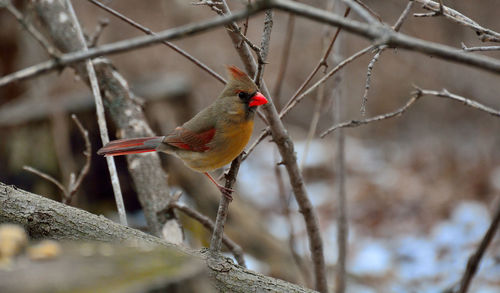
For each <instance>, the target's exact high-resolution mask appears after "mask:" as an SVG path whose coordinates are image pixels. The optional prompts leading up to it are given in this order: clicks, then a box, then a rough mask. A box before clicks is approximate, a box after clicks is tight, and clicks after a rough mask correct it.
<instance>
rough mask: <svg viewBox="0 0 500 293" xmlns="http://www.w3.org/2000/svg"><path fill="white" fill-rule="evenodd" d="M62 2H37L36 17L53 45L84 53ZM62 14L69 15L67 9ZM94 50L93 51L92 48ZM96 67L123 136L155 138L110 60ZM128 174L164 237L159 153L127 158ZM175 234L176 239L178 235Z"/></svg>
mask: <svg viewBox="0 0 500 293" xmlns="http://www.w3.org/2000/svg"><path fill="white" fill-rule="evenodd" d="M60 1H61V0H59V1H52V2H50V3H49V2H46V1H37V2H35V3H34V9H35V12H36V15H37V16H38V17H39V18H41V20H42V24H45V27H46V29H47V30H48V32H49V35H50V37H51V38H52V40H53V42H54V44H55V45H56V46H57V47H58V48H59V49H60V50H61V51H63V52H68V51H75V50H81V48H82V46H83V45H82V43H81V42H78V38H77V36H76V35H75V32H74V30H73V29H72V26H71V25H69V23H62V24H61V23H59V22H57V21H56V20H57V19H58V18H57V17H55V16H54V15H59V13H60V12H61V9H65V8H64V5H63V4H62V3H61V2H60ZM62 13H67V12H66V11H65V10H63V11H62ZM89 50H92V49H89ZM93 64H94V66H95V71H96V74H97V76H98V79H99V82H100V86H101V89H102V91H103V92H104V98H105V101H104V102H105V106H106V107H107V109H108V111H109V112H110V114H111V115H110V116H111V118H112V119H113V121H114V122H115V124H116V126H117V128H118V129H120V134H121V136H122V137H141V136H152V135H153V132H152V130H151V128H150V127H149V125H148V124H147V122H146V119H145V117H144V113H143V112H142V109H141V107H140V105H138V103H137V98H136V97H135V95H134V94H133V93H132V92H131V91H130V89H129V87H128V83H127V81H126V80H125V79H124V78H123V77H122V76H121V75H120V74H119V73H118V71H116V69H115V68H114V67H113V66H112V64H110V63H109V62H108V61H106V60H104V59H103V58H99V59H94V60H93ZM75 70H76V71H77V73H78V74H79V75H80V76H82V77H83V78H84V80H85V81H86V82H88V79H85V76H86V75H87V71H86V68H85V67H82V65H81V64H76V65H75ZM127 162H128V166H129V171H130V173H131V175H132V179H133V180H134V185H135V187H136V191H137V193H138V197H139V201H140V202H141V204H142V207H143V209H144V214H145V216H146V221H147V222H148V226H149V228H150V231H151V232H152V233H153V234H155V235H161V233H162V232H161V231H162V225H163V221H160V219H158V217H157V216H158V215H157V212H158V211H159V210H161V209H162V208H163V207H165V205H166V201H168V199H169V188H168V185H167V183H166V175H165V172H164V171H163V169H162V167H161V163H160V159H159V156H158V154H150V155H146V156H139V155H131V156H127ZM168 219H169V220H171V221H176V217H175V215H174V214H172V215H170V216H169V217H168ZM170 226H171V227H178V229H176V231H172V233H171V235H170V236H171V237H170V238H169V239H167V240H169V241H172V242H175V243H178V242H179V241H181V240H182V239H179V238H181V237H179V235H182V232H181V230H180V226H179V225H178V224H177V226H176V225H170ZM175 235H176V236H175Z"/></svg>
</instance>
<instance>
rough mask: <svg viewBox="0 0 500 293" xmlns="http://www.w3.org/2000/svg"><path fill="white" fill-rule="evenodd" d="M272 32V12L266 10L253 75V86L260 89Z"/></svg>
mask: <svg viewBox="0 0 500 293" xmlns="http://www.w3.org/2000/svg"><path fill="white" fill-rule="evenodd" d="M272 30H273V10H272V9H268V10H266V12H265V17H264V29H263V31H262V39H261V42H260V48H261V50H260V56H259V58H257V61H258V63H257V72H256V73H255V78H254V79H255V84H256V85H257V86H258V87H260V84H261V82H262V76H263V75H264V66H265V65H266V59H267V55H268V53H269V43H270V41H271V31H272Z"/></svg>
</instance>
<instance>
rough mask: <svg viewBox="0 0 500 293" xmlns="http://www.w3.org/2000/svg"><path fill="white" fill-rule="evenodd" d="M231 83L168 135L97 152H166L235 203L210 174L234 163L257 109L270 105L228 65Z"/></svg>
mask: <svg viewBox="0 0 500 293" xmlns="http://www.w3.org/2000/svg"><path fill="white" fill-rule="evenodd" d="M226 69H227V73H228V82H227V83H226V86H225V87H224V89H223V90H222V92H221V93H220V94H219V96H218V97H217V98H216V99H215V100H214V102H213V103H212V104H211V105H209V106H208V107H206V108H205V109H203V110H201V111H200V112H198V114H196V115H195V116H194V117H193V118H191V119H190V120H189V121H187V122H185V123H184V124H182V125H181V126H178V127H176V128H175V129H174V130H173V131H171V132H170V133H169V134H167V135H164V136H154V137H139V138H125V139H119V140H114V141H111V142H109V143H107V144H106V145H104V146H103V147H102V148H100V149H99V150H98V151H97V154H99V155H104V156H119V155H128V154H136V153H144V152H155V151H156V152H163V153H167V154H170V155H174V156H176V157H178V158H179V159H181V160H182V161H183V162H184V164H185V165H186V166H188V167H189V168H191V169H192V170H194V171H197V172H201V173H203V174H205V175H206V176H207V177H208V178H209V179H210V180H211V181H212V182H213V183H214V184H215V185H216V186H217V188H218V189H219V190H220V191H221V193H222V194H223V195H224V196H226V197H227V198H228V199H229V200H232V196H231V193H232V192H233V190H232V189H230V188H226V187H224V186H222V185H221V184H219V183H218V182H217V181H216V180H215V179H214V178H213V177H212V176H211V175H210V174H209V173H208V172H210V171H213V170H215V169H218V168H221V167H223V166H225V165H227V164H229V163H230V162H231V161H232V160H234V159H235V158H236V157H237V156H238V155H239V154H240V153H241V152H242V151H243V150H244V148H245V146H246V145H247V143H248V141H249V140H250V137H251V136H252V132H253V126H254V116H255V112H256V109H257V107H258V106H261V105H264V104H267V103H268V100H267V98H266V97H265V96H264V95H263V94H261V93H260V92H259V91H258V87H257V85H256V84H255V83H254V82H253V81H252V79H251V78H250V77H249V76H248V75H247V74H246V73H244V72H243V71H242V70H240V69H239V68H237V67H236V66H227V67H226Z"/></svg>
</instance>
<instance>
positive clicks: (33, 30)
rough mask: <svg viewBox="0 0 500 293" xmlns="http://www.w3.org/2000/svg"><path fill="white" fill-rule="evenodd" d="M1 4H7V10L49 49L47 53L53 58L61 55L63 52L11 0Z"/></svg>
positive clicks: (5, 0)
mask: <svg viewBox="0 0 500 293" xmlns="http://www.w3.org/2000/svg"><path fill="white" fill-rule="evenodd" d="M1 4H3V5H5V7H6V8H7V10H8V11H9V12H10V13H11V14H12V15H13V16H14V17H15V18H16V19H17V21H18V22H19V23H20V24H21V25H22V26H23V27H24V28H25V29H26V31H28V33H30V34H31V35H32V36H33V37H34V38H35V40H37V41H38V43H40V45H42V47H43V48H45V50H46V51H47V53H48V54H49V55H50V56H51V57H53V58H58V57H59V56H60V55H61V52H60V51H59V50H57V49H56V48H54V46H52V45H51V44H50V42H49V41H47V39H46V38H45V37H44V36H43V35H42V34H41V33H40V32H39V31H38V30H37V29H36V28H35V27H34V26H33V25H32V24H31V23H30V22H28V21H27V20H26V19H25V18H24V17H23V14H22V13H21V12H20V11H19V10H17V8H16V7H15V6H14V5H13V4H12V2H11V0H4V1H3V2H2V3H0V6H1Z"/></svg>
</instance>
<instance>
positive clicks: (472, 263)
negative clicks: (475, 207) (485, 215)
mask: <svg viewBox="0 0 500 293" xmlns="http://www.w3.org/2000/svg"><path fill="white" fill-rule="evenodd" d="M499 223H500V205H498V206H497V209H496V211H495V214H494V216H493V220H491V223H490V226H489V227H488V230H487V231H486V233H485V234H484V236H483V239H481V243H479V246H478V247H477V249H476V251H475V252H474V253H473V254H472V255H471V256H470V257H469V260H468V261H467V267H466V269H465V272H464V275H463V276H462V280H461V281H460V288H459V289H458V293H466V292H467V290H468V288H469V285H470V283H471V281H472V278H473V277H474V275H475V274H476V271H477V268H478V266H479V262H481V258H482V257H483V255H484V253H485V251H486V249H487V248H488V246H489V245H490V243H491V241H492V240H493V238H494V236H495V233H496V232H497V230H498V227H499Z"/></svg>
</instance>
